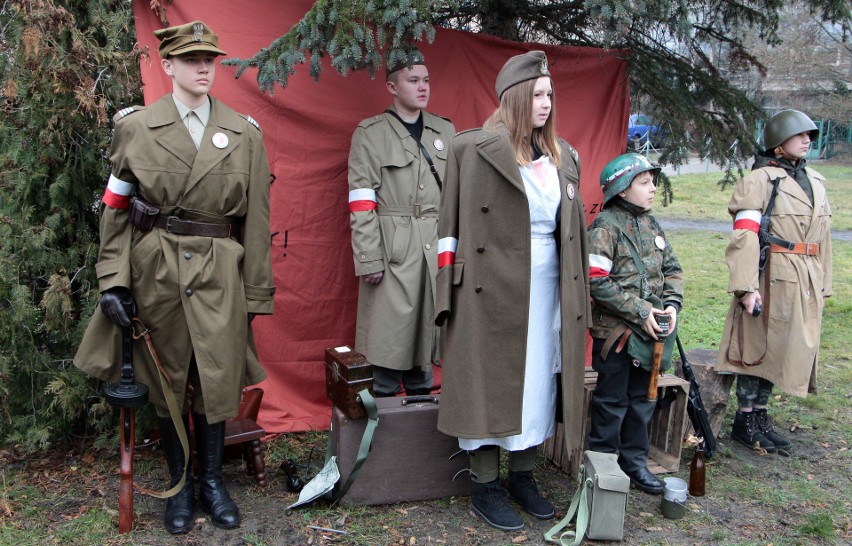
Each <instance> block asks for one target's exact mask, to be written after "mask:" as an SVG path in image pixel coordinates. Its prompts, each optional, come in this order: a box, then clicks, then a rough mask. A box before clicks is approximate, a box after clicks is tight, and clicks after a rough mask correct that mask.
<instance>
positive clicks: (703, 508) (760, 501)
mask: <svg viewBox="0 0 852 546" xmlns="http://www.w3.org/2000/svg"><path fill="white" fill-rule="evenodd" d="M315 436H316V435H315ZM816 436H817V434H816V433H815V431H813V430H807V429H798V430H797V431H796V432H795V433H793V434H792V439H793V441H794V446H795V449H794V450H793V451H792V453H791V455H790V456H789V457H784V456H780V455H758V454H755V453H753V452H751V451H750V450H748V449H747V448H745V447H743V446H741V445H739V444H736V443H734V442H732V441H731V440H730V439H729V438H727V435H726V434H724V432H723V434H722V437H721V438H720V440H719V442H720V448H719V453H718V454H717V456H716V457H714V459H713V460H711V461H709V464H708V470H707V495H706V496H704V497H702V498H690V499H689V500H688V502H687V514H686V516H685V517H684V518H683V519H679V520H671V519H666V518H664V517H663V516H662V515H661V511H660V497H656V496H651V495H647V494H644V493H641V492H639V491H636V490H631V492H630V493H629V500H628V506H627V517H626V520H625V524H624V541H623V544H630V545H644V544H648V545H651V544H653V545H658V544H663V545H704V544H773V545H780V544H850V543H852V529H851V528H850V526H852V521H850V518H849V516H848V514H849V508H850V506H852V503H850V495H849V493H848V491H849V488H850V485H852V484H850V480H852V477H851V476H852V475H850V466H852V465H850V457H849V453H848V451H847V450H846V449H845V445H846V441H847V440H848V439H843V438H826V437H825V435H822V438H821V439H820V440H819V441H818V440H817V438H816ZM303 439H304V437H303V436H301V435H290V436H289V437H279V438H278V439H276V440H275V442H299V441H302V440H303ZM315 441H316V440H315ZM318 443H319V442H318ZM839 446H843V447H842V448H841V449H838V447H839ZM317 448H318V450H317V453H318V455H316V457H317V458H321V457H322V448H323V446H317ZM690 454H691V450H689V451H687V450H684V454H683V460H682V462H681V468H680V471H679V472H677V473H676V474H673V475H676V476H679V477H681V478H684V479H688V457H689V456H690ZM160 457H161V455H160V453H159V452H157V450H156V448H153V447H149V448H141V449H138V451H137V462H136V468H137V479H138V480H139V482H140V483H141V484H142V485H143V486H148V487H152V488H160V487H161V486H162V485H163V483H162V482H164V481H165V479H166V472H165V469H164V468H162V466H163V465H162V464H161V463H160V461H161V459H160ZM107 459H108V457H105V456H104V454H93V453H91V452H88V451H81V450H80V449H79V448H78V449H74V448H73V447H72V448H66V449H64V450H55V451H54V452H51V453H50V454H48V455H47V456H45V457H44V458H40V459H36V460H33V459H27V458H24V457H16V456H15V455H14V454H12V453H10V452H8V451H5V452H0V460H1V461H2V463H3V466H4V467H5V470H4V480H10V479H15V476H17V477H18V478H25V479H27V480H28V481H29V484H30V485H32V486H33V487H35V488H36V489H38V490H41V491H43V492H44V498H43V500H39V499H32V501H31V502H33V503H34V506H32V507H30V509H36V510H37V509H39V507H40V503H49V504H54V506H52V507H50V508H49V511H50V514H51V516H50V518H49V523H47V525H48V527H50V526H52V525H56V526H60V525H66V524H67V522H68V521H69V520H72V519H74V518H80V517H82V516H83V514H86V513H87V512H90V511H92V510H95V511H103V512H105V513H106V514H108V516H109V517H111V518H112V519H113V521H115V522H117V498H118V476H117V470H116V469H117V458H116V460H115V461H114V462H112V461H109V460H107ZM315 462H316V463H319V462H320V461H315ZM81 467H85V468H86V469H87V471H81ZM539 467H540V468H539V469H538V470H537V478H538V481H539V487H540V489H541V490H542V492H543V493H544V494H545V495H546V496H548V497H549V498H550V499H551V500H552V501H553V503H554V504H555V505H556V507H557V518H561V517H562V516H563V515H564V513H565V511H566V509H567V507H568V505H569V503H570V499H571V495H572V494H573V492H574V490H575V488H576V483H575V481H574V480H573V479H570V478H569V477H568V476H567V475H566V474H564V473H563V472H562V471H561V470H559V469H558V468H556V467H555V466H554V465H553V464H551V463H549V462H547V461H545V460H544V459H542V458H540V459H539ZM69 469H72V470H73V469H76V470H74V471H72V470H69ZM225 470H226V480H227V482H228V487H229V489H230V491H231V494H232V496H233V497H234V499H235V500H236V502H237V503H238V505H239V506H240V509H241V511H242V515H243V521H242V526H241V527H240V528H239V529H236V530H231V531H224V530H220V529H217V528H215V527H213V526H212V525H211V524H210V521H209V516H207V515H206V514H205V513H203V512H201V511H200V510H199V511H198V513H197V524H196V526H195V528H194V529H193V530H192V531H191V532H190V533H189V534H187V535H184V536H178V537H173V536H171V535H169V534H168V533H166V531H165V530H164V529H163V526H162V523H161V518H162V511H163V507H164V501H160V500H157V499H153V498H151V497H147V496H143V495H140V494H138V493H137V494H136V495H134V502H135V520H134V531H133V532H132V533H131V534H130V535H118V534H117V533H116V534H115V535H112V536H111V538H109V540H108V541H106V543H108V544H117V545H118V544H122V545H123V544H139V545H154V544H178V545H205V546H210V545H221V546H225V545H243V544H256V545H260V544H264V545H270V546H277V545H281V546H283V545H314V544H316V545H319V544H364V545H383V544H406V545H415V544H447V545H502V544H544V543H545V542H544V540H543V534H544V532H545V531H547V530H548V529H549V528H550V527H551V526H552V525H553V524H554V523H555V522H556V521H558V519H555V520H550V521H539V520H536V519H535V518H533V517H531V516H527V515H524V519H525V522H526V526H525V528H524V529H523V530H522V531H519V532H515V533H507V532H502V531H498V530H495V529H492V528H490V527H488V526H487V525H485V524H484V523H483V522H481V521H479V520H478V519H476V518H475V517H474V516H473V515H472V514H471V513H470V512H469V499H468V498H466V497H458V498H450V499H442V500H437V501H429V502H417V503H404V504H399V505H393V506H381V507H357V506H335V507H332V508H329V506H328V505H327V504H326V503H324V502H319V503H316V504H314V505H311V506H308V507H305V508H300V509H296V510H292V511H288V510H286V506H288V505H289V504H291V503H292V502H294V501H295V500H296V498H297V496H296V494H294V493H290V492H289V491H287V489H286V487H285V484H286V480H285V476H284V474H283V473H281V472H280V470H279V469H278V468H274V467H270V468H269V474H270V484H269V486H268V487H266V488H263V489H261V488H258V487H257V486H256V485H255V483H254V479H253V477H251V476H248V475H245V474H244V469H243V466H242V464H241V463H240V462H239V461H234V462H231V463H228V464H227V465H226V469H225ZM305 473H306V474H307V473H311V474H312V473H313V471H305ZM305 477H307V476H305ZM742 480H749V481H750V483H752V484H754V490H755V497H756V498H743V496H742V495H740V494H738V493H735V491H738V489H736V487H735V484H736V483H737V482H738V481H740V483H741V481H742ZM791 480H808V481H812V480H813V481H816V482H817V483H818V484H819V488H820V489H827V490H828V489H836V490H837V491H838V493H837V498H838V499H839V502H843V503H845V504H846V507H847V510H846V514H847V516H846V521H845V523H843V525H845V529H840V532H839V535H840V536H838V537H837V539H836V540H832V539H817V538H814V537H813V536H807V535H803V534H802V533H801V530H800V529H801V523H802V517H803V515H804V514H807V513H810V512H813V511H814V510H819V508H820V506H818V505H813V504H812V503H809V502H805V503H800V504H795V503H792V502H790V503H787V502H780V503H779V502H766V499H767V495H769V497H771V496H772V495H773V493H772V492H773V491H778V495H783V494H784V493H783V491H784V490H786V489H787V488H788V487H789V486H790V484H789V483H788V482H790V481H791ZM57 499H59V500H57ZM782 500H783V499H782ZM0 508H2V507H0ZM41 508H46V506H41ZM4 510H5V511H6V514H5V515H8V516H12V515H13V514H14V516H15V525H16V526H17V527H18V528H20V526H21V525H24V526H26V525H27V522H26V520H25V519H24V520H23V521H21V520H20V518H26V517H27V516H26V514H27V513H28V512H30V510H29V509H27V510H25V509H24V507H22V506H20V505H16V503H15V502H14V501H12V502H11V503H9V502H6V506H5V508H4ZM3 515H4V514H0V522H2V523H3V524H4V525H6V524H9V522H10V520H9V519H6V520H4V518H3V517H2V516H3ZM309 526H314V527H318V528H325V529H333V530H336V531H339V532H334V531H330V530H326V531H323V530H320V529H316V528H311V527H309ZM48 531H49V530H48ZM49 536H53V534H52V533H50V532H49ZM0 537H2V535H0ZM0 542H2V540H0ZM64 543H65V544H68V542H67V540H66V541H65V542H64ZM73 543H75V544H96V543H97V542H92V541H91V539H90V538H88V539H87V538H86V537H85V536H80V537H79V542H78V541H76V540H75V541H73ZM590 543H592V544H607V543H605V542H590ZM612 544H617V543H612Z"/></svg>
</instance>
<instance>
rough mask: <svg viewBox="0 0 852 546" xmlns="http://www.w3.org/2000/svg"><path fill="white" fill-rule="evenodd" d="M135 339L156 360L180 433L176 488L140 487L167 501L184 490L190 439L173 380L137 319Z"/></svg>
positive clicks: (147, 492)
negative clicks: (179, 472)
mask: <svg viewBox="0 0 852 546" xmlns="http://www.w3.org/2000/svg"><path fill="white" fill-rule="evenodd" d="M137 325H138V326H139V327H140V328H141V331H140V333H138V334H137V333H136V326H137ZM132 326H133V339H144V340H145V346H146V347H147V348H148V352H149V353H150V354H151V358H152V359H153V360H154V363H155V364H156V365H157V372H158V375H159V376H160V387H162V389H163V396H164V397H165V399H166V406H168V408H169V416H170V417H171V418H172V423H174V427H175V430H176V431H177V433H178V438H180V445H181V447H182V448H183V475H182V476H181V477H180V481H179V482H178V483H177V484H175V486H174V487H172V488H171V489H169V490H168V491H165V492H162V493H161V492H159V491H154V490H152V489H146V488H144V487H138V486H137V489H139V492H140V493H144V494H145V495H150V496H152V497H157V498H158V499H167V498H169V497H174V496H175V495H177V494H178V493H179V492H180V490H181V489H183V486H184V484H185V483H186V471H187V469H188V468H189V464H188V463H189V439H188V438H187V437H186V432H187V431H186V429H185V428H184V426H183V419H182V418H181V415H180V410H179V409H178V405H177V399H176V398H175V394H174V393H173V392H172V380H171V379H170V378H169V376H168V374H167V373H166V370H165V369H164V368H163V363H162V362H161V361H160V356H159V355H158V354H157V350H156V349H155V348H154V342H153V340H152V339H151V329H150V328H148V327H147V326H145V324H144V323H143V322H142V321H141V320H139V319H138V318H137V317H133V324H132Z"/></svg>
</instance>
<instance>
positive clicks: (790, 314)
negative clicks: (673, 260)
mask: <svg viewBox="0 0 852 546" xmlns="http://www.w3.org/2000/svg"><path fill="white" fill-rule="evenodd" d="M806 173H807V175H808V179H809V180H810V183H811V188H812V190H813V197H814V204H813V205H812V204H811V202H810V199H808V196H807V195H806V194H805V192H804V191H803V190H802V188H801V187H800V186H799V184H798V183H797V182H796V181H795V180H794V179H793V178H792V177H790V176H788V175H787V173H786V171H785V170H784V169H781V168H778V167H763V168H759V169H757V170H754V171H752V172H751V173H749V174H748V175H746V176H745V177H743V179H742V180H740V182H739V183H738V184H737V187H736V189H735V190H734V194H733V196H732V197H731V201H730V203H729V204H728V211H729V212H730V213H731V216H733V217H734V218H736V217H737V214H738V213H740V212H741V211H754V212H755V214H756V215H757V216H763V214H764V213H765V211H766V206H767V204H768V203H769V198H770V196H771V194H772V181H773V180H775V179H780V182H779V184H778V197H777V198H776V199H775V204H774V206H773V208H772V213H771V222H772V223H771V233H773V234H774V235H776V236H777V237H780V238H781V239H784V240H786V241H790V242H794V243H795V242H805V243H818V244H819V253H818V255H815V256H807V255H803V254H787V253H778V252H771V253H770V257H769V262H768V265H767V268H766V269H765V270H764V273H763V274H761V275H759V276H758V257H759V253H760V244H759V241H758V236H757V233H756V232H755V231H754V230H750V229H737V227H736V226H735V229H734V231H733V233H732V235H731V240H730V242H729V244H728V248H727V251H726V253H725V257H726V259H727V262H728V269H729V270H730V277H729V281H728V291H729V292H732V293H745V292H753V291H754V290H755V289H758V290H759V292H760V294H761V297H762V298H763V305H764V312H763V314H762V315H761V316H758V317H752V316H751V315H749V314H748V313H744V312H743V309H742V308H741V307H740V306H739V299H738V298H737V297H736V296H735V297H734V298H733V299H732V301H731V305H730V308H729V309H728V315H727V318H726V320H725V330H724V333H723V338H722V343H721V346H720V348H719V355H718V357H717V360H716V370H717V371H720V372H735V373H742V374H746V375H753V376H757V377H762V378H764V379H767V380H769V381H771V382H772V383H773V384H774V385H775V386H776V387H778V388H779V389H781V390H782V391H784V392H788V393H790V394H793V395H796V396H805V395H806V394H807V393H808V391H814V390H815V389H816V373H817V362H818V357H819V339H820V331H821V329H822V312H823V307H824V306H825V303H824V300H825V298H826V297H829V296H831V294H832V284H831V273H832V271H831V231H830V225H831V209H830V208H829V205H828V196H827V195H826V191H825V179H824V178H823V177H822V175H820V174H819V173H818V172H816V171H814V170H813V169H811V168H806ZM767 279H768V282H767Z"/></svg>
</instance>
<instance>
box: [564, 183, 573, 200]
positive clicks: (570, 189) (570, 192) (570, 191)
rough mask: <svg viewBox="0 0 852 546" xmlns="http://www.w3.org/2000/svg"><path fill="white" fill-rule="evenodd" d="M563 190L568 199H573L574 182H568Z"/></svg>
mask: <svg viewBox="0 0 852 546" xmlns="http://www.w3.org/2000/svg"><path fill="white" fill-rule="evenodd" d="M565 192H566V193H567V194H568V199H574V184H568V187H566V188H565Z"/></svg>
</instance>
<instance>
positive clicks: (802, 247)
mask: <svg viewBox="0 0 852 546" xmlns="http://www.w3.org/2000/svg"><path fill="white" fill-rule="evenodd" d="M791 247H792V248H791ZM769 250H771V251H772V252H779V253H781V254H804V255H805V256H819V243H790V247H786V246H781V245H776V244H771V245H769Z"/></svg>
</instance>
